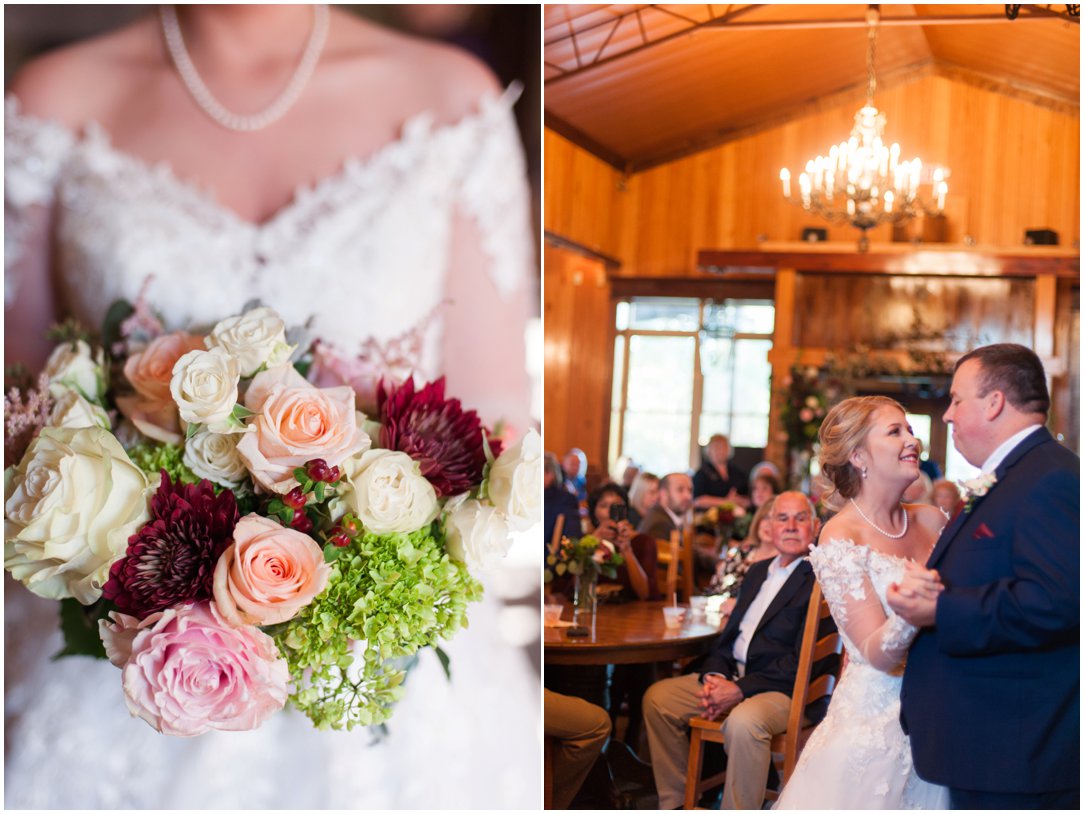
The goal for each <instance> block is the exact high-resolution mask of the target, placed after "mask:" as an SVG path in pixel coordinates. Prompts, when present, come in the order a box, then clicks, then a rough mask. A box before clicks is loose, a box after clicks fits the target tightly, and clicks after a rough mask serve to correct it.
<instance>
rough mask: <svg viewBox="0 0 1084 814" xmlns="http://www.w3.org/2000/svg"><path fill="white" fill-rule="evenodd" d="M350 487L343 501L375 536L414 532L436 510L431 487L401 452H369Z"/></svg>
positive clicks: (388, 450) (415, 463)
mask: <svg viewBox="0 0 1084 814" xmlns="http://www.w3.org/2000/svg"><path fill="white" fill-rule="evenodd" d="M352 486H353V491H352V492H351V493H349V494H348V495H347V496H346V500H347V501H348V502H349V503H351V504H352V505H351V508H352V509H353V511H354V514H356V515H357V516H358V519H359V520H361V523H362V525H363V526H365V528H367V529H368V530H369V531H372V532H374V533H376V534H392V533H395V532H401V533H404V534H407V533H409V532H412V531H417V530H418V529H420V528H423V527H424V526H426V525H427V524H429V523H432V522H433V520H434V518H436V516H437V512H438V511H439V509H440V506H439V504H438V503H437V493H436V490H435V489H434V488H433V484H431V483H430V482H429V481H427V480H426V479H425V477H424V476H423V475H422V469H421V466H420V465H419V464H418V462H417V461H415V460H414V459H413V458H411V457H410V456H409V455H407V454H406V453H405V452H393V451H392V450H390V449H372V450H369V451H368V452H366V453H365V454H364V455H363V456H362V457H361V471H360V472H359V473H358V474H357V475H356V476H355V477H354V478H353V482H352Z"/></svg>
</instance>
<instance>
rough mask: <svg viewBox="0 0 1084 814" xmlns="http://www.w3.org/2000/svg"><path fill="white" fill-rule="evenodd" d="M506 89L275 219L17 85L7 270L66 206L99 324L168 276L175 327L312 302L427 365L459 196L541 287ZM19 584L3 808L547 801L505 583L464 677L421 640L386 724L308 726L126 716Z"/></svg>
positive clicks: (291, 721)
mask: <svg viewBox="0 0 1084 814" xmlns="http://www.w3.org/2000/svg"><path fill="white" fill-rule="evenodd" d="M514 95H515V94H514V93H509V94H505V95H504V96H503V97H500V98H497V97H487V98H484V99H482V100H480V102H479V105H478V106H477V107H476V109H475V110H474V111H473V112H472V113H471V114H469V115H467V116H466V117H464V118H463V119H461V120H460V121H459V122H457V123H454V124H450V125H439V126H438V125H435V124H434V120H433V118H432V117H431V116H430V115H428V114H425V113H423V114H420V115H418V116H416V117H414V118H412V119H410V120H409V121H407V122H406V123H405V124H404V125H403V127H402V131H401V136H400V137H399V138H398V139H397V140H396V141H394V142H392V143H390V144H388V145H387V146H385V147H384V148H382V149H381V150H379V151H378V152H377V153H376V154H375V155H372V156H370V157H367V158H365V159H364V160H360V161H348V162H346V163H345V164H344V166H343V167H342V169H341V170H340V171H339V172H338V173H337V174H335V175H334V176H332V177H330V178H328V179H326V180H325V181H323V182H321V183H319V184H317V185H316V186H315V187H312V188H305V189H300V190H298V191H297V194H296V196H295V199H294V200H293V201H292V202H291V203H290V204H289V205H287V206H286V207H284V208H283V209H282V210H280V211H279V212H278V214H277V215H275V216H274V217H273V218H272V219H271V220H269V221H268V222H266V223H264V224H262V225H254V224H251V223H249V222H246V221H244V220H242V219H241V218H239V217H238V216H237V215H235V214H233V213H232V212H231V211H229V210H228V209H225V208H224V207H223V206H221V205H219V204H218V203H217V202H216V201H215V199H214V198H213V196H211V195H210V194H208V193H206V192H204V191H201V190H199V189H196V188H194V187H192V186H191V185H189V184H188V183H186V182H185V181H183V180H182V179H179V178H177V177H175V176H174V175H173V174H172V172H171V170H170V169H169V168H168V167H166V166H164V165H153V166H152V165H150V164H148V163H146V162H144V161H142V160H139V159H137V158H134V157H132V156H130V155H127V154H125V153H123V152H121V151H119V150H117V149H115V148H113V147H112V146H111V144H110V142H109V140H108V138H107V136H106V134H105V133H104V132H103V131H102V130H101V129H100V128H98V127H96V126H94V125H90V126H88V127H87V128H86V131H85V132H83V133H80V134H74V133H72V132H69V131H68V130H66V129H64V128H63V127H60V126H59V125H56V124H54V123H50V122H44V121H41V120H37V119H34V118H32V117H30V116H26V115H24V114H22V113H20V111H19V107H18V104H17V102H16V101H15V100H14V99H9V100H8V102H7V105H6V120H5V148H6V155H5V227H6V230H5V231H6V234H5V238H6V239H5V255H6V257H5V260H6V264H5V265H6V267H7V268H8V269H9V273H8V274H7V276H6V279H5V293H6V298H7V299H8V300H9V301H10V297H11V295H12V294H14V293H17V288H18V285H19V282H20V281H19V279H18V277H17V275H12V274H11V273H10V269H11V266H12V264H13V263H14V262H15V261H16V260H17V259H18V257H19V253H20V251H21V250H22V248H23V241H24V239H25V238H26V237H27V234H26V230H27V229H28V228H29V227H28V224H29V221H30V219H29V218H28V217H27V214H28V213H30V212H31V211H33V209H34V208H35V207H36V206H38V205H42V206H46V207H49V206H52V207H53V209H54V212H55V222H54V227H53V235H52V245H53V248H54V251H55V252H56V264H57V266H58V271H59V281H60V282H59V285H60V289H61V295H62V297H63V298H64V300H65V303H66V305H67V306H68V309H69V310H70V311H71V312H73V313H74V315H75V316H77V317H78V318H79V319H80V320H81V321H82V322H83V323H84V324H85V325H87V326H89V327H93V328H98V327H100V325H101V322H102V318H103V316H104V314H105V311H106V309H107V308H108V307H109V305H110V304H111V303H112V302H113V301H114V300H116V299H118V298H125V299H127V300H129V301H134V299H135V298H136V297H137V296H138V295H139V293H140V291H141V288H142V287H143V285H144V282H145V281H146V279H147V277H148V275H153V280H152V282H151V283H150V285H149V288H148V292H147V299H148V301H149V302H150V304H152V305H153V306H154V307H155V308H156V309H157V310H159V311H160V312H161V313H162V314H163V316H164V319H165V321H166V323H167V325H166V327H167V328H174V329H175V328H183V327H187V326H189V325H208V324H213V323H214V322H215V321H217V320H218V319H221V318H223V317H225V316H228V315H230V314H234V313H238V312H239V311H240V309H241V308H242V306H243V305H244V304H245V303H246V302H248V301H249V300H252V299H254V298H258V299H260V300H262V301H263V302H264V304H267V305H271V306H273V307H275V308H276V309H277V310H278V311H279V312H280V313H281V314H282V315H283V317H284V319H285V321H286V322H287V324H288V325H290V324H300V323H303V322H304V321H305V320H307V319H309V318H310V317H313V318H314V331H315V333H316V335H317V336H320V337H323V338H325V339H327V340H329V341H332V342H334V343H335V344H336V345H337V346H338V347H339V348H340V349H342V350H344V351H346V352H348V353H350V354H356V353H359V352H360V353H363V354H365V355H366V356H367V357H368V358H369V359H370V360H371V361H372V362H373V364H374V365H377V366H386V367H391V368H394V369H396V370H399V371H410V370H414V371H416V372H418V373H420V374H421V376H422V378H431V377H433V376H435V375H436V374H437V373H438V372H439V371H440V370H441V336H442V317H443V316H444V315H445V314H446V309H449V308H456V307H463V308H467V307H470V305H469V304H466V303H464V304H461V305H460V304H456V303H451V304H448V303H444V302H443V296H444V294H443V292H444V287H445V276H446V273H447V271H448V268H449V254H450V248H449V247H450V240H451V236H452V224H453V215H454V214H456V213H463V214H465V215H466V216H468V217H469V218H470V219H471V220H472V221H473V223H474V226H475V227H476V228H477V231H478V233H479V234H480V236H481V242H482V249H483V251H484V255H485V256H486V258H487V259H488V261H489V278H490V280H491V281H492V284H494V285H495V286H496V288H497V290H498V291H499V292H500V293H501V294H502V295H503V296H505V297H507V298H510V297H511V296H512V295H516V296H519V297H523V296H526V294H525V290H526V289H525V287H526V285H527V284H528V282H529V279H530V276H529V275H533V274H536V272H535V271H534V265H533V249H532V246H531V243H532V238H531V232H530V223H529V214H528V213H529V197H528V193H527V186H526V180H525V173H524V161H523V156H522V150H521V147H520V145H519V140H518V136H517V133H516V129H515V124H514V120H513V118H512V115H511V104H512V101H514ZM479 338H480V339H484V329H482V328H480V329H479ZM494 378H495V381H496V382H498V383H499V382H500V377H499V376H497V377H494ZM495 386H497V387H499V384H497V385H495ZM452 395H455V394H452ZM495 401H497V402H499V401H500V400H499V399H496V400H495ZM523 401H524V403H526V397H525V398H524V399H523ZM4 587H5V633H6V644H5V655H6V664H5V721H6V730H5V784H4V802H5V806H6V807H8V808H227V809H230V808H423V809H425V808H444V807H448V808H538V807H539V806H540V785H541V784H540V781H539V778H540V771H541V763H542V760H541V735H540V731H539V730H540V726H539V706H540V702H539V685H540V681H539V676H538V674H537V671H536V670H535V669H534V668H532V666H531V664H530V662H529V660H528V659H527V658H526V656H525V654H524V652H523V650H522V648H521V647H518V646H514V645H512V644H508V643H506V642H505V641H504V640H503V637H502V635H501V630H500V629H499V624H498V622H499V620H498V611H499V609H500V603H499V602H498V601H497V600H496V599H495V598H493V597H487V599H486V600H484V601H483V602H482V603H480V604H479V605H475V606H473V607H472V608H471V610H470V613H469V617H470V621H471V627H470V628H469V629H468V630H464V631H460V633H459V634H458V635H457V636H456V637H455V638H454V639H453V640H452V641H451V642H448V643H446V644H445V645H444V649H445V650H446V652H447V653H448V654H449V655H450V656H451V670H452V680H451V682H450V683H449V682H448V681H447V680H446V678H445V676H444V673H443V670H442V668H441V667H440V665H439V662H438V660H437V658H436V656H435V654H434V653H433V652H432V651H430V650H425V651H423V652H422V653H421V654H420V662H419V664H418V666H417V667H416V668H415V669H414V670H413V671H412V672H411V674H410V676H409V678H408V680H407V693H406V698H405V699H404V700H403V701H402V702H401V703H400V704H399V706H398V708H397V709H396V712H395V714H394V716H393V717H392V719H391V721H390V722H389V724H388V727H389V730H390V731H389V734H388V735H387V737H385V738H383V739H382V740H380V741H379V742H375V743H374V735H373V733H371V732H369V731H366V730H355V731H354V732H351V733H338V732H330V733H322V732H317V731H316V730H314V729H313V728H312V727H311V725H310V724H309V721H308V719H307V718H305V717H304V716H303V715H301V714H299V713H297V712H296V711H291V710H287V711H284V712H282V713H280V714H278V715H276V716H273V717H272V718H271V719H270V720H269V721H268V722H267V723H266V724H264V726H263V727H261V728H260V729H259V730H256V731H254V732H243V733H223V732H212V733H209V734H207V735H203V736H199V737H197V738H191V739H182V738H172V737H165V736H162V735H159V734H158V733H156V732H155V731H153V730H152V729H151V728H150V727H148V726H147V725H146V724H145V723H144V722H143V721H141V720H139V719H137V718H132V717H130V716H129V714H128V711H127V708H126V707H125V704H124V700H123V697H122V692H121V683H120V672H119V671H118V670H117V669H116V668H115V667H113V666H112V665H110V664H109V663H108V662H106V661H97V660H92V659H89V658H84V657H77V658H64V659H60V660H59V661H56V662H53V661H50V657H51V656H52V655H53V654H54V653H56V652H57V651H58V650H59V649H60V647H61V640H60V634H59V632H58V631H57V627H56V621H57V609H58V606H57V604H56V603H54V602H49V601H45V600H42V599H39V598H37V597H35V596H33V595H31V594H30V593H29V592H27V591H26V590H25V589H24V588H23V587H22V586H21V585H18V584H17V583H15V582H13V581H12V580H11V579H10V578H9V577H7V576H5V586H4Z"/></svg>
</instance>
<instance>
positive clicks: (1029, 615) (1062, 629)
mask: <svg viewBox="0 0 1084 814" xmlns="http://www.w3.org/2000/svg"><path fill="white" fill-rule="evenodd" d="M995 475H996V477H997V483H996V484H995V485H994V486H993V487H992V488H991V489H990V491H989V492H988V493H987V494H986V495H985V496H983V497H980V498H976V499H975V502H974V503H973V504H972V506H971V508H970V511H966V512H964V511H961V512H960V513H959V514H958V515H957V516H956V518H954V519H953V521H951V522H950V523H949V524H948V526H947V527H946V528H945V530H944V531H943V532H942V534H941V538H940V540H939V541H938V543H937V545H936V546H935V547H934V550H933V552H932V553H931V555H930V560H929V563H928V567H930V568H935V569H937V571H938V572H939V573H940V574H941V579H942V581H943V582H944V584H945V586H946V589H945V592H944V593H943V594H942V595H941V596H940V598H939V599H938V601H937V619H936V625H935V626H934V627H932V628H927V629H925V630H923V631H922V632H921V633H920V634H919V636H918V637H917V638H916V639H915V641H914V644H912V646H911V650H910V652H909V654H908V656H907V668H906V671H905V672H904V678H903V689H902V694H901V701H902V708H901V713H900V720H901V723H902V724H903V727H904V731H906V732H908V733H909V734H910V736H911V749H912V752H913V753H914V763H915V769H916V770H917V771H918V774H919V776H920V777H922V778H924V779H925V780H928V781H930V782H933V783H937V784H940V785H944V786H949V787H952V788H958V789H967V790H971V791H980V792H982V791H985V792H1001V793H1038V792H1051V791H1059V790H1066V789H1073V788H1077V787H1078V786H1079V777H1080V548H1079V545H1080V459H1079V458H1078V457H1077V456H1076V455H1074V454H1073V453H1072V452H1070V451H1069V450H1067V449H1065V448H1064V447H1062V446H1061V445H1060V444H1058V443H1057V442H1056V441H1055V440H1054V439H1053V438H1052V437H1051V435H1050V433H1049V432H1047V430H1046V429H1045V428H1040V429H1038V430H1036V431H1035V432H1033V433H1032V434H1031V435H1029V436H1027V437H1026V438H1025V439H1024V440H1023V441H1021V442H1020V443H1019V444H1018V445H1017V446H1016V448H1015V449H1013V450H1012V451H1011V452H1010V453H1009V455H1008V456H1007V457H1006V458H1005V460H1004V461H1003V462H1002V464H1001V465H1000V466H999V467H998V468H997V470H996V472H995Z"/></svg>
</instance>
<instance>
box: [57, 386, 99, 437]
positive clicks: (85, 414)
mask: <svg viewBox="0 0 1084 814" xmlns="http://www.w3.org/2000/svg"><path fill="white" fill-rule="evenodd" d="M49 426H50V427H64V428H66V429H71V430H77V429H79V428H80V427H102V428H103V429H107V430H108V429H109V428H110V423H109V413H107V412H106V411H105V410H103V409H102V408H101V407H99V406H98V405H97V404H92V403H91V402H89V401H87V400H86V399H85V398H83V397H82V396H81V395H79V392H78V391H77V390H65V391H64V393H63V395H61V396H60V398H58V399H57V400H56V403H55V404H53V411H52V413H50V415H49Z"/></svg>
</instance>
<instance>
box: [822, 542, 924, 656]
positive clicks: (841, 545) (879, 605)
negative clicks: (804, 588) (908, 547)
mask: <svg viewBox="0 0 1084 814" xmlns="http://www.w3.org/2000/svg"><path fill="white" fill-rule="evenodd" d="M809 561H810V563H811V564H812V565H813V571H814V572H815V573H816V575H817V581H818V582H819V583H820V586H821V590H822V591H823V592H824V598H825V600H827V602H828V605H829V607H830V608H831V610H832V618H833V619H835V621H836V625H837V626H838V627H839V630H840V633H841V634H842V636H843V640H844V643H845V644H846V647H847V652H848V654H849V656H850V659H851V660H852V662H856V663H860V664H869V665H871V666H873V667H875V668H876V669H878V670H882V671H884V672H896V673H898V672H900V670H901V669H902V664H901V661H902V659H903V656H904V654H905V653H906V652H907V648H908V647H909V646H910V645H911V642H912V640H913V639H914V637H915V635H916V634H917V633H918V630H917V629H916V628H915V627H913V626H912V625H909V624H908V623H907V622H905V621H904V620H903V619H902V618H900V617H899V616H897V615H896V613H895V611H893V610H892V609H891V608H889V607H888V603H887V601H886V600H885V595H886V592H887V591H888V586H889V585H891V584H892V583H894V582H899V581H900V580H901V579H902V578H903V564H904V560H902V559H901V558H899V557H896V556H893V555H891V554H885V553H883V552H880V551H874V550H873V549H871V548H870V547H869V546H864V545H857V544H856V543H854V542H853V541H851V540H837V539H834V538H833V539H829V540H828V541H826V542H822V543H821V544H820V545H819V546H816V547H815V548H813V549H811V550H810V552H809Z"/></svg>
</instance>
